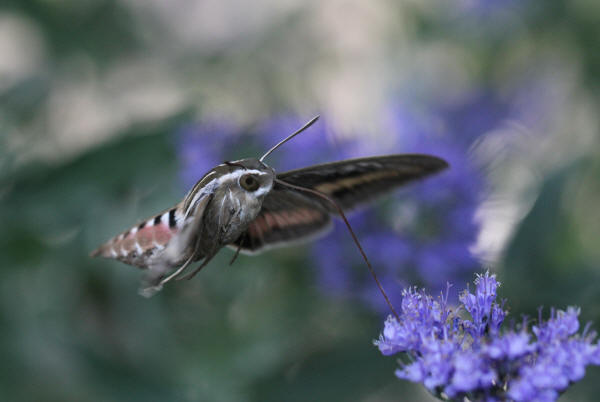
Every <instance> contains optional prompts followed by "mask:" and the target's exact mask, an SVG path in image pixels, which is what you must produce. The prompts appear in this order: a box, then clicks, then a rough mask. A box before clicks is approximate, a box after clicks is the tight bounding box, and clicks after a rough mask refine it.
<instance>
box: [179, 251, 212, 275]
mask: <svg viewBox="0 0 600 402" xmlns="http://www.w3.org/2000/svg"><path fill="white" fill-rule="evenodd" d="M217 251H219V250H216V251H213V252H212V253H211V254H209V255H207V256H206V257H204V261H202V264H200V265H198V267H197V268H196V269H194V270H193V271H192V272H190V273H189V274H187V275H185V276H183V277H180V278H177V280H178V281H180V280H182V279H187V280H189V279H192V278H193V277H194V276H196V274H197V273H198V272H200V270H201V269H202V268H204V267H205V266H206V265H207V264H208V263H209V262H210V260H212V259H213V257H214V256H215V255H217Z"/></svg>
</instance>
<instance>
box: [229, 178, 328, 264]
mask: <svg viewBox="0 0 600 402" xmlns="http://www.w3.org/2000/svg"><path fill="white" fill-rule="evenodd" d="M330 227H331V217H330V216H329V212H328V211H327V210H326V209H325V208H323V206H322V205H321V204H319V203H318V202H315V201H314V200H312V199H310V198H308V197H306V196H304V195H303V194H300V193H298V192H296V191H294V190H288V189H285V188H274V189H273V190H272V191H271V192H270V193H269V194H267V195H266V197H265V199H264V201H263V204H262V209H261V211H260V213H259V215H258V216H257V217H256V218H255V219H254V220H253V221H252V222H251V223H250V225H249V226H248V229H247V230H246V231H245V232H244V233H243V234H242V235H241V236H240V237H239V238H238V239H237V240H236V241H235V243H234V244H233V245H232V247H235V248H238V247H239V248H240V249H241V251H242V252H244V253H245V254H252V253H256V252H259V251H262V250H264V249H266V248H271V247H277V246H283V245H286V244H289V243H291V242H296V241H306V240H309V239H312V238H315V237H316V236H318V235H321V234H324V233H325V232H327V230H328V229H329V228H330Z"/></svg>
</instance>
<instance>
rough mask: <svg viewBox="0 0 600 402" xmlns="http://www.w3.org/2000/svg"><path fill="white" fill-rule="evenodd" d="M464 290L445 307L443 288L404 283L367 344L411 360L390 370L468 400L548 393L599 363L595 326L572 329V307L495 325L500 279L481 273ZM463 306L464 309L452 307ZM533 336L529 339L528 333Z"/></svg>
mask: <svg viewBox="0 0 600 402" xmlns="http://www.w3.org/2000/svg"><path fill="white" fill-rule="evenodd" d="M475 285H476V286H475V292H474V293H470V292H469V290H465V291H464V292H463V293H462V294H461V296H460V302H461V304H460V306H459V307H458V308H457V309H455V310H452V309H451V308H450V307H449V305H448V302H447V294H448V292H447V291H446V294H445V295H443V297H442V296H440V297H438V298H435V299H434V298H433V297H432V296H430V295H428V294H426V293H425V291H417V289H415V288H409V289H407V290H405V291H404V293H403V294H404V299H403V301H402V309H401V314H400V317H399V320H398V319H396V318H395V317H391V316H390V317H388V319H387V320H386V322H385V324H384V330H383V333H382V334H381V335H380V337H379V340H377V341H375V344H376V345H377V346H378V347H379V350H380V351H381V352H382V353H383V354H384V355H392V354H396V353H399V352H405V353H406V354H407V355H408V356H409V357H410V359H411V363H409V364H406V365H401V367H400V368H399V369H398V370H397V371H396V376H397V377H398V378H401V379H405V380H409V381H412V382H417V383H422V384H423V385H424V386H425V387H426V388H427V389H428V390H429V391H430V392H432V393H433V394H434V395H437V396H439V397H440V398H441V397H442V396H443V395H445V396H446V397H449V398H452V399H456V400H462V399H464V398H468V399H469V400H471V401H498V400H506V399H507V398H510V399H513V400H515V401H533V400H535V401H554V400H556V399H557V398H558V396H559V395H560V394H561V393H563V392H564V391H565V390H566V389H567V388H568V387H569V385H570V384H572V383H574V382H576V381H579V380H581V379H582V378H583V376H584V375H585V367H586V366H587V365H589V364H595V365H599V364H600V347H599V346H598V343H594V340H595V337H596V334H595V333H588V331H587V330H584V331H583V333H582V334H578V333H577V332H578V330H579V319H578V316H579V309H577V308H574V307H569V308H568V309H567V310H566V311H562V310H552V312H551V314H550V318H549V319H548V320H547V321H543V320H542V319H541V313H540V318H539V322H538V323H537V325H535V326H533V327H532V328H531V332H533V334H531V333H530V332H529V331H528V328H527V322H526V321H524V322H523V325H522V328H520V330H518V331H515V330H509V331H505V332H502V331H501V325H502V322H503V321H504V317H505V315H506V312H505V311H504V310H503V308H502V304H498V303H497V301H496V299H497V289H498V287H499V286H500V284H499V283H498V282H497V280H496V276H495V275H490V274H489V273H485V274H484V275H480V276H478V277H477V279H476V280H475ZM460 310H465V311H466V312H467V313H469V316H470V317H464V314H459V312H460ZM534 336H535V339H534Z"/></svg>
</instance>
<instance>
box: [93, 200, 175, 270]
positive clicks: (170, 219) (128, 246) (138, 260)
mask: <svg viewBox="0 0 600 402" xmlns="http://www.w3.org/2000/svg"><path fill="white" fill-rule="evenodd" d="M180 227H181V211H180V209H179V206H176V207H174V208H172V209H170V210H167V211H164V212H163V213H161V214H159V215H156V216H154V217H152V218H150V219H148V220H145V221H143V222H142V223H140V224H139V225H137V226H134V227H132V228H131V229H129V230H127V231H126V232H124V233H121V234H120V235H117V236H115V237H113V238H112V239H111V240H109V241H108V242H106V243H104V244H103V245H102V246H100V247H99V248H98V249H96V250H94V251H93V252H92V253H91V254H90V255H91V256H92V257H96V256H100V257H105V258H114V259H117V260H119V261H122V262H124V263H126V264H130V265H135V266H138V267H140V268H147V267H148V265H149V263H150V262H151V260H152V259H153V257H155V256H157V255H158V254H159V253H160V252H161V251H163V250H164V248H165V247H166V245H167V244H168V243H169V241H170V240H171V238H172V237H173V236H174V235H175V234H176V233H177V232H178V231H179V229H180Z"/></svg>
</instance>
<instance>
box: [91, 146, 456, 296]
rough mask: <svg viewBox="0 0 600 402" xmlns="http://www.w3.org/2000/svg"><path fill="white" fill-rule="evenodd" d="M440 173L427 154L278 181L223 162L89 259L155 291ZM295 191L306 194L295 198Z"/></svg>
mask: <svg viewBox="0 0 600 402" xmlns="http://www.w3.org/2000/svg"><path fill="white" fill-rule="evenodd" d="M445 167H447V164H446V162H444V161H443V160H441V159H439V158H436V157H433V156H428V155H389V156H380V157H371V158H361V159H353V160H346V161H340V162H333V163H327V164H322V165H316V166H311V167H307V168H304V169H298V170H293V171H289V172H284V173H281V174H276V173H275V171H274V170H273V169H272V168H271V167H269V166H267V165H266V164H264V163H263V162H261V161H260V160H258V159H254V158H249V159H242V160H239V161H234V162H226V163H224V164H222V165H219V166H217V167H215V168H213V169H212V170H210V171H209V172H208V173H206V174H205V175H204V176H203V177H202V178H201V179H200V180H199V181H198V183H196V185H195V186H194V187H193V188H192V189H191V190H190V192H189V193H188V194H187V195H186V197H185V198H184V199H183V201H181V202H180V203H179V204H177V205H176V206H175V207H173V208H171V209H169V210H166V211H164V212H163V213H161V214H159V215H156V216H154V217H152V218H150V219H148V220H146V221H144V222H142V223H141V224H139V225H138V226H135V227H133V228H131V229H129V230H128V231H127V232H125V233H123V234H121V235H118V236H116V237H115V238H113V239H112V240H110V241H108V242H107V243H106V244H104V245H102V246H101V247H100V248H98V249H97V250H96V251H94V252H93V253H92V255H94V256H102V257H107V258H115V259H118V260H120V261H122V262H125V263H127V264H130V265H135V266H138V267H140V268H144V269H146V270H147V272H148V274H147V275H146V277H145V283H146V286H147V289H153V290H156V289H159V288H160V286H161V285H162V283H164V282H166V281H168V280H169V279H171V277H173V276H176V275H178V274H180V273H181V272H182V271H183V269H185V268H186V267H187V265H188V264H190V263H192V262H196V261H200V260H202V263H201V265H200V266H199V267H198V268H197V270H198V269H200V268H201V267H203V266H204V265H206V263H208V262H209V261H210V259H211V258H212V257H213V256H214V255H215V254H216V253H217V252H218V251H219V250H220V249H221V248H222V247H223V246H231V247H234V248H236V249H238V250H239V251H241V252H244V253H247V254H252V253H256V252H259V251H262V250H264V249H266V248H269V247H272V246H278V245H282V244H285V243H289V242H293V241H296V240H302V239H308V238H313V237H315V236H316V235H319V234H321V233H323V232H325V231H326V229H328V228H329V227H330V226H331V215H332V214H337V210H336V208H335V207H334V206H333V205H332V204H331V203H330V202H329V201H333V202H335V203H336V204H338V206H339V207H340V208H341V209H343V210H349V209H352V208H354V207H356V206H358V205H360V204H364V203H366V202H368V201H370V200H372V199H373V198H376V197H378V196H380V195H382V194H385V193H388V192H390V191H391V190H392V189H394V188H396V187H397V186H399V185H402V184H404V183H405V182H407V181H410V180H414V179H418V178H421V177H424V176H427V175H430V174H432V173H435V172H437V171H440V170H442V169H444V168H445ZM294 187H295V188H294ZM301 187H302V188H305V189H309V191H312V192H313V194H311V193H307V192H302V191H298V190H299V189H300V188H301ZM315 193H320V194H323V195H324V196H325V197H326V198H327V197H328V198H329V201H327V200H326V199H323V198H320V197H317V196H315V195H314V194H315ZM197 270H196V271H195V272H197ZM173 271H176V273H175V274H174V275H173V274H172V272H173ZM169 275H170V276H169ZM165 278H167V279H166V280H165Z"/></svg>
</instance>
